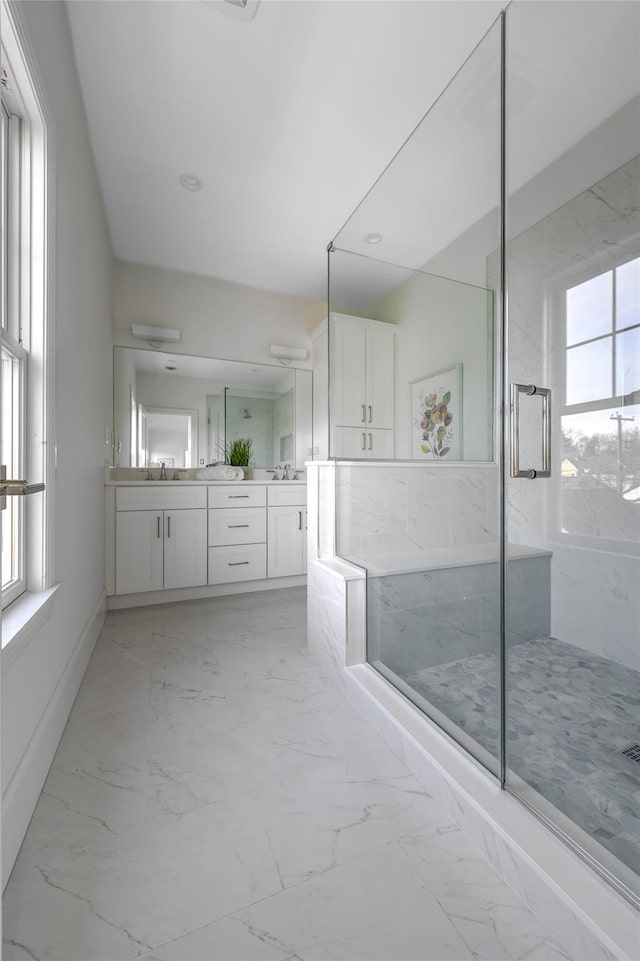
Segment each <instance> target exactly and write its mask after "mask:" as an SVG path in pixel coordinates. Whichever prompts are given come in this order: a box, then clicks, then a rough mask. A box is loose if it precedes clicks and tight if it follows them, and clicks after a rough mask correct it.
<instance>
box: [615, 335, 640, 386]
mask: <svg viewBox="0 0 640 961" xmlns="http://www.w3.org/2000/svg"><path fill="white" fill-rule="evenodd" d="M634 390H640V327H635V328H634V329H633V330H625V331H624V333H622V334H616V394H622V395H623V396H624V395H626V394H631V393H632V392H633V391H634Z"/></svg>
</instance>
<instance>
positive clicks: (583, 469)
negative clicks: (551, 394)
mask: <svg viewBox="0 0 640 961" xmlns="http://www.w3.org/2000/svg"><path fill="white" fill-rule="evenodd" d="M564 307H565V319H566V326H565V329H566V337H565V404H564V408H563V411H562V416H561V428H562V445H563V450H562V469H561V475H562V529H563V531H565V532H566V533H572V534H577V535H587V536H590V537H597V538H606V539H611V540H616V541H634V540H635V541H637V540H638V537H639V536H640V258H635V259H633V260H629V261H627V262H625V263H622V264H618V265H617V266H615V267H613V268H612V269H611V270H607V271H605V272H603V273H600V274H597V275H596V276H593V277H590V278H589V279H588V280H585V281H583V282H582V283H579V284H577V285H575V286H573V287H570V288H568V289H567V290H566V292H565V305H564Z"/></svg>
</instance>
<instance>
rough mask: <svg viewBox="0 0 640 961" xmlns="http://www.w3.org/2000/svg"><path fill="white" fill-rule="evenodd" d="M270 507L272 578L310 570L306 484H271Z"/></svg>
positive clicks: (268, 561) (269, 556)
mask: <svg viewBox="0 0 640 961" xmlns="http://www.w3.org/2000/svg"><path fill="white" fill-rule="evenodd" d="M268 502H269V506H268V508H267V527H268V540H267V543H268V556H267V571H268V574H269V577H289V576H292V575H295V574H306V571H307V488H306V485H303V484H284V483H283V484H282V485H275V484H274V485H273V486H272V487H269V493H268Z"/></svg>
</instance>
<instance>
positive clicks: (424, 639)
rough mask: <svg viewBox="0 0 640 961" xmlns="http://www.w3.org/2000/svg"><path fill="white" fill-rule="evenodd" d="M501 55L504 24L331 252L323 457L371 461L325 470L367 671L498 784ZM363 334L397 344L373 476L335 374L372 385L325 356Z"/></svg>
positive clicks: (358, 409)
mask: <svg viewBox="0 0 640 961" xmlns="http://www.w3.org/2000/svg"><path fill="white" fill-rule="evenodd" d="M501 52H502V19H501V18H499V19H498V20H497V21H496V22H494V24H493V25H492V26H491V27H490V29H489V30H488V31H487V33H486V34H485V36H484V37H483V38H482V40H481V42H480V43H479V44H478V46H477V47H476V48H475V50H473V51H472V53H471V54H470V56H469V57H468V59H467V60H466V62H465V63H464V64H463V66H462V67H461V68H460V70H459V71H458V73H457V74H456V75H455V76H454V77H453V79H452V80H451V82H450V83H449V85H448V86H447V88H446V89H445V90H444V91H443V92H442V94H441V95H440V96H439V98H438V99H437V101H436V102H435V103H434V105H433V106H432V108H431V109H430V110H429V112H428V113H427V114H426V115H425V117H424V118H423V120H422V121H421V123H420V124H419V125H418V126H417V128H416V129H415V131H414V132H413V134H412V135H411V136H410V137H409V139H408V140H407V141H406V142H405V144H404V145H403V147H402V148H401V150H400V151H399V152H398V154H397V155H396V156H395V157H394V159H393V160H392V161H391V163H390V164H389V166H388V167H387V168H386V170H385V171H384V172H383V173H382V175H381V176H380V178H379V179H378V181H377V182H376V183H375V184H374V186H373V187H372V188H371V190H370V191H369V193H368V194H367V195H366V196H365V198H364V200H363V201H362V203H361V204H360V205H359V206H358V207H357V208H356V210H355V211H354V213H353V214H352V216H351V217H350V218H349V219H348V220H347V222H346V223H345V225H344V226H343V228H342V229H341V230H340V232H339V233H338V234H337V236H336V237H335V238H334V241H333V244H332V246H331V249H330V253H329V304H330V318H329V340H330V343H329V354H330V357H331V363H330V372H331V375H332V376H333V375H335V380H336V383H337V384H338V385H339V387H338V388H336V384H335V383H334V384H333V385H332V390H334V392H336V391H339V393H338V397H337V401H336V402H335V403H334V404H333V407H332V409H331V417H330V422H331V425H332V426H331V431H332V433H331V436H330V439H329V441H330V442H329V453H330V455H335V456H337V457H342V456H343V455H344V453H345V452H346V450H347V446H346V442H345V438H352V439H353V444H352V445H351V446H350V447H349V448H348V449H349V450H350V451H351V452H352V453H354V454H355V456H354V457H350V458H349V460H350V461H352V460H355V459H357V458H359V459H362V460H363V461H365V460H367V461H368V464H365V463H363V464H351V463H350V464H344V465H341V464H339V465H338V468H337V470H336V478H337V485H336V513H337V517H338V530H337V552H338V554H339V555H340V556H342V557H345V558H346V559H348V560H350V561H352V562H354V563H356V564H357V565H358V566H359V567H361V568H363V569H364V570H365V571H366V574H367V660H368V662H369V663H370V664H371V665H372V666H373V667H375V669H376V670H377V671H379V672H380V673H381V674H383V676H384V677H386V678H387V679H388V680H389V681H390V682H391V683H392V684H394V685H395V686H396V687H397V688H398V689H399V690H401V691H402V692H403V694H405V695H406V696H407V697H408V698H410V699H411V700H412V701H413V702H414V703H415V704H416V705H418V706H419V707H420V708H421V709H422V710H423V711H424V712H425V713H426V714H428V715H429V716H430V717H431V718H432V719H433V720H435V721H436V722H437V723H438V724H439V725H440V726H441V727H442V728H443V729H444V730H445V731H446V732H447V733H448V734H449V735H451V736H452V737H453V738H455V740H456V741H458V742H459V743H460V744H462V745H463V746H464V747H465V748H466V749H467V750H468V751H469V752H470V753H471V754H472V755H473V756H474V757H476V758H477V759H478V760H479V761H480V762H481V763H482V764H484V765H485V766H486V767H487V768H488V769H489V770H490V771H491V772H492V773H493V774H494V775H495V776H498V777H499V776H500V774H501V723H500V717H501V703H502V699H501V686H500V679H501V657H500V649H501V641H500V624H501V619H500V609H501V599H500V582H501V576H500V497H499V485H500V465H499V461H500V456H501V450H500V446H499V443H498V434H499V432H497V431H496V430H495V424H496V418H497V416H498V413H497V412H498V410H499V407H500V402H499V397H498V394H499V389H498V383H497V381H498V378H497V376H496V370H497V369H498V364H497V359H498V358H497V351H498V340H499V337H498V334H499V331H500V329H501V316H500V310H501V303H502V298H501V281H502V278H501V276H500V257H499V256H498V255H496V264H497V270H496V271H495V272H494V274H493V275H492V277H491V279H490V283H487V257H488V256H489V255H490V254H493V253H494V252H496V251H499V250H500V244H501V217H502V204H501V170H502V164H501V146H502V144H501V107H502V74H501V64H502V58H501ZM358 318H360V321H359V320H358ZM362 318H366V319H367V320H366V322H367V323H369V324H371V322H375V323H377V324H378V325H379V326H378V327H377V328H375V329H378V330H379V329H381V327H382V326H383V325H384V326H389V327H390V328H391V327H392V329H393V333H394V338H393V340H394V343H395V347H394V348H393V349H394V350H395V358H392V366H393V368H394V377H395V390H394V391H393V394H394V395H395V399H394V404H395V408H394V409H393V410H391V411H390V413H391V415H392V416H391V420H390V425H391V426H390V427H389V425H387V428H388V429H387V430H386V431H384V430H381V431H379V432H378V433H379V434H380V433H383V434H384V433H386V435H387V445H386V449H387V450H389V451H391V452H392V453H391V454H385V455H383V456H385V457H389V456H393V457H394V458H395V460H394V461H389V462H388V463H386V464H384V463H379V462H376V458H375V456H372V454H373V455H375V446H376V445H375V443H374V444H373V445H372V440H374V441H375V437H372V433H371V432H370V430H371V428H370V427H369V421H370V418H371V407H370V406H369V404H370V400H368V399H367V398H366V397H365V396H362V397H360V396H359V395H357V396H355V397H354V405H353V406H354V409H355V417H354V418H353V419H350V418H349V417H348V416H347V415H346V408H347V406H348V405H346V404H345V403H343V402H342V400H343V399H344V394H345V387H344V378H345V376H347V374H345V371H347V370H351V371H352V375H353V376H352V381H351V382H350V386H353V385H354V384H356V386H357V384H358V382H359V380H362V381H363V382H364V383H365V384H366V381H367V377H368V376H369V370H368V368H367V364H366V363H365V367H364V374H361V375H360V377H358V376H357V372H356V371H355V368H354V367H353V364H351V366H349V363H351V360H352V358H350V360H349V363H345V362H344V361H343V359H342V356H343V354H344V353H345V352H344V351H343V350H341V347H340V343H344V335H342V341H341V342H340V343H338V339H339V338H340V336H341V334H340V330H341V328H345V325H346V326H349V325H350V326H349V329H351V328H353V329H354V330H359V328H360V327H361V326H362V320H361V319H362ZM332 336H333V337H334V342H333V343H332V341H331V337H332ZM362 337H363V338H364V334H363V335H362ZM364 340H365V348H364V354H365V358H366V352H367V347H366V338H364ZM390 349H391V348H390ZM351 353H355V348H352V350H351ZM358 353H359V355H361V354H362V351H361V350H360V351H359V352H358ZM336 358H337V359H338V361H339V362H338V363H336V362H335V361H336ZM374 407H375V404H374ZM389 435H391V436H389ZM372 446H373V451H371V452H370V448H371V447H372Z"/></svg>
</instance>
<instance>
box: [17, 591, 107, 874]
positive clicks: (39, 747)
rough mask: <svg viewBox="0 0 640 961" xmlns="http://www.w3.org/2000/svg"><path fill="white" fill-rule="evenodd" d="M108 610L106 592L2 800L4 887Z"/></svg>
mask: <svg viewBox="0 0 640 961" xmlns="http://www.w3.org/2000/svg"><path fill="white" fill-rule="evenodd" d="M106 609H107V598H106V594H105V593H104V592H103V593H102V594H101V595H100V598H99V599H98V602H97V604H96V606H95V607H94V609H93V612H92V613H91V615H90V617H89V618H88V620H87V622H86V624H85V626H84V629H83V631H82V633H81V634H80V637H79V638H78V641H77V643H76V645H75V647H74V649H73V653H72V654H71V656H70V658H69V660H68V661H67V664H66V667H65V669H64V671H63V673H62V675H61V677H60V680H59V681H58V684H57V685H56V688H55V690H54V692H53V695H52V697H51V700H50V701H49V703H48V704H47V706H46V708H45V710H44V712H43V714H42V716H41V718H40V721H39V723H38V726H37V727H36V729H35V731H34V733H33V736H32V738H31V740H30V741H29V744H28V746H27V749H26V751H25V752H24V754H23V756H22V758H21V760H20V763H19V765H18V767H17V768H16V771H15V773H14V775H13V777H12V778H11V781H10V783H9V784H8V786H7V788H6V790H5V791H4V793H3V797H2V888H3V890H4V887H5V885H6V883H7V881H8V880H9V875H10V874H11V871H12V869H13V865H14V863H15V860H16V858H17V856H18V852H19V850H20V845H21V844H22V841H23V839H24V836H25V834H26V832H27V828H28V827H29V822H30V820H31V817H32V815H33V812H34V810H35V806H36V804H37V803H38V798H39V797H40V792H41V790H42V787H43V785H44V782H45V780H46V777H47V774H48V772H49V768H50V767H51V762H52V761H53V758H54V755H55V753H56V750H57V748H58V744H59V743H60V738H61V737H62V732H63V731H64V728H65V724H66V723H67V719H68V717H69V714H70V713H71V708H72V707H73V702H74V701H75V699H76V695H77V693H78V689H79V687H80V684H81V682H82V678H83V677H84V674H85V671H86V669H87V666H88V664H89V660H90V658H91V655H92V653H93V649H94V647H95V645H96V641H97V640H98V637H99V635H100V631H101V630H102V625H103V623H104V618H105V614H106Z"/></svg>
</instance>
